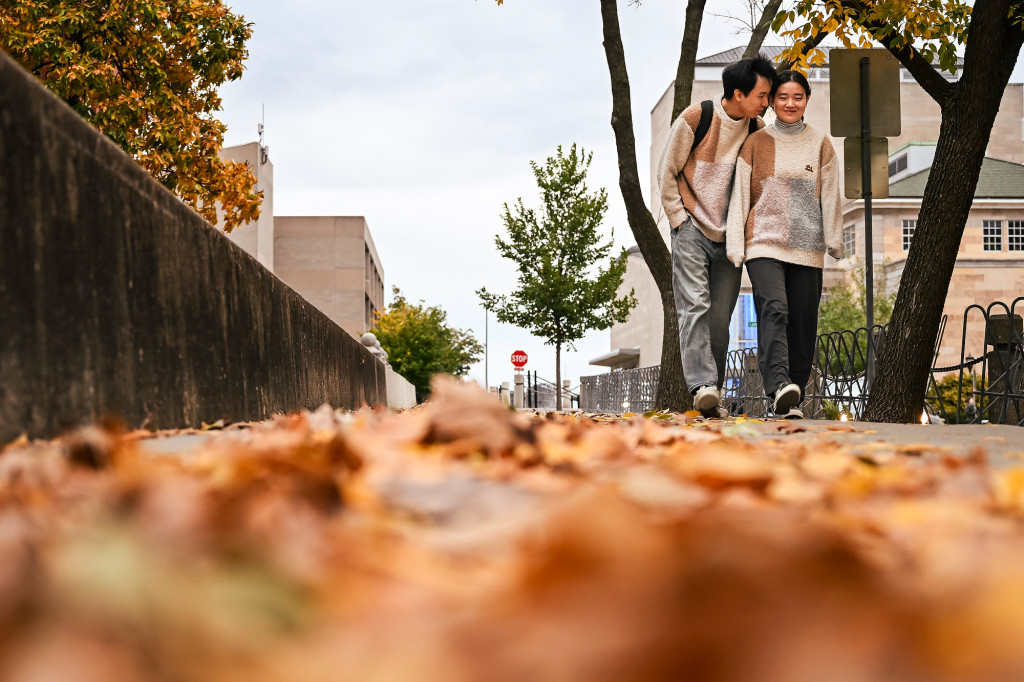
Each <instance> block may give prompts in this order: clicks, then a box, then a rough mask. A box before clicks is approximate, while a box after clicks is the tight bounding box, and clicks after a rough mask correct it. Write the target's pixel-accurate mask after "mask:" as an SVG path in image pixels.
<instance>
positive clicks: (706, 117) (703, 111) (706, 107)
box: [690, 99, 757, 154]
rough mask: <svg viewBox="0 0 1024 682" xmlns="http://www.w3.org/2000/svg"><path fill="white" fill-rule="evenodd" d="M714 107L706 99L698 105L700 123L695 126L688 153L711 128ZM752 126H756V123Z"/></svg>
mask: <svg viewBox="0 0 1024 682" xmlns="http://www.w3.org/2000/svg"><path fill="white" fill-rule="evenodd" d="M714 109H715V107H714V105H713V104H712V103H711V100H709V99H706V100H704V101H703V102H701V103H700V123H698V124H697V129H696V130H694V131H693V144H692V145H690V153H691V154H692V153H693V150H694V149H696V148H697V145H699V144H700V143H701V141H702V140H703V139H704V136H705V135H707V134H708V128H710V127H711V117H712V116H713V115H714ZM754 125H757V124H756V123H755V124H754Z"/></svg>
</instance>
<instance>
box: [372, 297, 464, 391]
mask: <svg viewBox="0 0 1024 682" xmlns="http://www.w3.org/2000/svg"><path fill="white" fill-rule="evenodd" d="M391 294H392V301H391V305H390V306H388V307H387V308H386V309H385V310H384V312H383V313H381V314H380V315H379V316H378V317H377V324H376V326H375V327H374V328H373V329H372V330H371V331H372V332H373V333H374V335H376V337H377V340H378V341H380V345H381V348H383V349H384V350H385V351H387V353H388V363H389V364H390V365H391V366H392V367H393V368H394V370H395V371H396V372H398V373H399V374H401V375H402V376H403V377H405V378H406V379H408V380H409V383H411V384H412V385H413V386H414V387H415V388H416V400H417V401H423V400H425V399H426V398H427V397H428V396H429V395H430V380H431V379H432V378H433V377H434V376H435V375H437V374H450V375H452V376H463V375H465V374H466V373H467V372H469V367H470V365H472V364H473V363H475V362H476V361H477V360H479V359H480V356H481V354H482V353H483V352H484V347H483V346H482V345H480V342H478V341H477V340H476V338H475V337H474V336H473V334H472V333H470V332H469V331H465V330H462V329H456V328H455V327H451V326H449V324H448V313H446V312H445V311H444V310H442V309H441V308H440V307H438V306H429V307H428V306H427V305H426V304H425V303H424V302H423V301H420V302H419V303H418V304H415V303H411V302H409V300H408V299H406V298H405V296H403V295H402V292H401V291H400V290H399V289H398V287H392V288H391Z"/></svg>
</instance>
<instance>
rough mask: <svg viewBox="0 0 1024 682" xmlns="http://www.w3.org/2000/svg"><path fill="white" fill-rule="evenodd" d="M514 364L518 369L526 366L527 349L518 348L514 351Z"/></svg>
mask: <svg viewBox="0 0 1024 682" xmlns="http://www.w3.org/2000/svg"><path fill="white" fill-rule="evenodd" d="M512 366H513V367H515V368H517V369H519V368H521V367H525V366H526V351H524V350H517V351H513V352H512Z"/></svg>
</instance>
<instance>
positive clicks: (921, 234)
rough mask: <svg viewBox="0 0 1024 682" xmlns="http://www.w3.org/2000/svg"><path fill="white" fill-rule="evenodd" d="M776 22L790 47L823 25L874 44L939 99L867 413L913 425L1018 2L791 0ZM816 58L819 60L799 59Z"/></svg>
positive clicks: (1023, 32)
mask: <svg viewBox="0 0 1024 682" xmlns="http://www.w3.org/2000/svg"><path fill="white" fill-rule="evenodd" d="M972 5H973V6H972ZM776 26H777V28H779V29H781V28H783V27H784V26H791V28H790V29H789V30H788V31H787V33H786V34H784V35H787V36H788V37H790V38H791V39H794V40H795V41H796V43H795V47H797V48H799V47H800V45H801V41H802V40H804V39H806V38H807V37H809V36H812V35H814V34H816V33H820V32H822V31H827V32H830V33H832V34H833V35H835V36H836V38H838V39H839V41H840V42H841V43H842V44H843V45H844V46H846V47H869V46H872V45H873V44H875V43H877V44H880V45H882V46H883V47H885V48H886V49H888V50H889V51H890V52H891V53H892V54H893V55H894V56H895V57H896V59H898V60H899V61H900V63H901V64H902V65H903V66H904V68H906V69H907V71H909V72H910V73H911V75H913V77H914V79H915V80H916V81H917V82H918V83H919V84H920V85H921V87H922V88H924V90H925V91H926V92H927V93H928V94H929V95H930V96H931V97H932V99H934V100H935V102H936V103H937V104H938V105H939V109H940V111H941V116H942V123H941V127H940V132H939V139H938V142H937V144H936V147H935V159H934V161H933V163H932V168H931V172H930V173H929V175H928V182H927V184H926V186H925V191H924V196H923V198H922V201H921V212H920V214H919V215H918V221H917V228H916V229H915V231H914V241H913V243H912V244H911V246H910V251H909V253H908V255H907V263H906V267H905V268H904V271H903V276H902V279H901V282H900V288H899V293H898V295H897V297H896V306H895V309H894V311H893V316H892V321H891V322H890V325H889V333H888V336H887V337H886V343H885V348H884V350H883V352H882V354H881V356H880V358H879V362H878V370H877V374H876V375H875V382H874V385H873V386H872V390H871V396H870V398H869V401H868V407H867V412H866V418H867V419H871V420H875V421H886V422H913V421H915V420H916V419H917V418H918V416H919V415H920V413H921V405H922V404H923V403H924V395H925V390H926V386H927V381H928V372H929V368H930V366H931V361H932V349H933V348H934V346H935V337H936V335H937V334H938V330H939V325H940V322H941V318H942V309H943V307H944V304H945V300H946V294H947V292H948V289H949V282H950V280H951V279H952V276H953V267H954V266H955V264H956V254H957V250H958V249H959V246H960V241H961V239H962V237H963V233H964V227H965V226H966V224H967V215H968V212H969V211H970V209H971V204H972V203H973V201H974V192H975V189H976V187H977V184H978V176H979V174H980V172H981V164H982V160H983V159H984V156H985V150H986V148H987V147H988V141H989V136H990V135H991V132H992V126H993V123H994V122H995V117H996V113H997V112H998V110H999V103H1000V100H1001V99H1002V96H1003V91H1004V90H1005V89H1006V85H1007V83H1008V82H1009V79H1010V75H1011V73H1012V71H1013V68H1014V65H1015V64H1016V62H1017V59H1018V57H1019V55H1020V52H1021V46H1022V44H1024V2H1022V1H1021V0H1016V1H1014V0H976V1H975V2H973V3H970V4H968V3H966V2H961V1H959V0H902V1H899V2H897V1H895V0H892V1H886V2H881V1H879V2H870V1H869V0H829V1H828V2H826V3H821V2H815V1H814V0H800V1H799V2H796V3H795V4H794V7H793V8H792V9H790V10H789V11H784V12H783V13H781V14H780V15H779V17H778V19H777V23H776ZM960 49H962V51H963V69H962V70H961V71H960V72H959V74H958V75H959V78H958V79H957V80H955V81H950V80H947V79H946V78H945V77H944V76H943V74H942V73H941V70H945V71H948V72H953V71H955V70H956V68H957V55H958V52H959V50H960ZM815 58H816V59H817V60H818V61H821V60H822V59H823V57H822V56H820V55H818V56H815V55H814V54H813V53H812V54H811V55H810V56H809V57H808V59H815ZM798 61H799V60H798ZM803 63H804V64H806V61H804V62H803Z"/></svg>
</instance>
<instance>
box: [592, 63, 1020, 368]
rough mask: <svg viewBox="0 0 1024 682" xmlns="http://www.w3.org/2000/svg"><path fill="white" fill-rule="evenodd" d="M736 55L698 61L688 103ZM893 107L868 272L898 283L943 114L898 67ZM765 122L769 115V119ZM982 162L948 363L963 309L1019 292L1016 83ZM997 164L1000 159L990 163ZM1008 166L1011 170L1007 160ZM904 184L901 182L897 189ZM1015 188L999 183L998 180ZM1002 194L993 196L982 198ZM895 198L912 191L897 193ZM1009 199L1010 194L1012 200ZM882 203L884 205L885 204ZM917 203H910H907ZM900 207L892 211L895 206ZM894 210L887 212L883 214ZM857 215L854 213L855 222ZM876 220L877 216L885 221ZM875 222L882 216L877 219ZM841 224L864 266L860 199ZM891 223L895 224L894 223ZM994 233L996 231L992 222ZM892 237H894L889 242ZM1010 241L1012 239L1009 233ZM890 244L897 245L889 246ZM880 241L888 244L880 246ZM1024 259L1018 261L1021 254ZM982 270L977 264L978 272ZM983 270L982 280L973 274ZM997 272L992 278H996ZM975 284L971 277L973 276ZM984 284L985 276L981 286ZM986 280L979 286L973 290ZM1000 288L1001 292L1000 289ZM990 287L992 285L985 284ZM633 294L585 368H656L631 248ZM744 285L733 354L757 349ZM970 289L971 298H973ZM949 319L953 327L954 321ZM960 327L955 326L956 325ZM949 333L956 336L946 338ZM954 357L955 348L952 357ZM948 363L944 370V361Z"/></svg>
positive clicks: (654, 167) (666, 118)
mask: <svg viewBox="0 0 1024 682" xmlns="http://www.w3.org/2000/svg"><path fill="white" fill-rule="evenodd" d="M781 51H782V48H780V47H766V48H765V49H764V50H763V52H764V53H765V55H766V56H768V57H769V58H777V57H778V55H779V54H780V53H781ZM742 52H743V48H735V49H732V50H727V51H725V52H721V53H719V54H716V55H712V56H710V57H706V58H704V59H700V60H698V61H697V65H696V69H695V73H694V85H693V95H692V101H693V102H699V101H701V100H705V99H713V98H716V97H717V98H720V97H722V95H723V92H722V80H721V76H722V70H723V69H724V68H725V67H726V66H728V65H729V64H731V63H732V62H734V61H736V60H737V59H739V58H740V56H741V55H742ZM828 77H829V72H828V67H827V65H826V66H823V67H815V68H813V69H811V71H810V73H809V74H808V80H809V82H810V85H811V88H812V93H811V99H810V103H809V105H808V108H807V116H806V119H807V122H808V123H809V124H810V125H812V126H814V127H816V128H818V129H819V130H829V129H830V127H831V126H830V116H831V102H830V94H831V93H830V84H829V80H828ZM672 96H673V84H669V86H668V88H667V89H666V91H665V93H664V94H663V95H662V97H661V98H660V99H659V101H658V103H657V104H656V105H655V107H654V109H653V110H652V111H651V149H650V166H649V167H650V172H651V175H650V178H651V193H650V197H651V213H652V215H653V216H654V217H655V219H656V220H657V221H658V227H659V230H660V231H661V233H662V236H663V238H665V239H666V242H667V240H668V233H669V225H668V221H667V220H666V218H665V215H664V211H663V210H662V208H661V204H660V202H659V200H658V191H657V171H658V164H659V162H660V160H661V154H662V151H663V150H664V148H665V144H666V142H667V140H668V133H669V127H670V119H671V115H672ZM900 102H901V113H902V133H901V134H900V135H899V136H898V137H892V138H889V149H890V150H891V153H890V170H889V174H890V181H891V183H892V185H891V187H890V196H891V199H888V200H877V199H876V200H875V201H874V202H873V203H874V207H873V211H872V215H873V217H874V220H873V222H874V231H873V235H874V238H873V247H874V248H873V250H874V254H873V263H874V264H875V267H884V270H885V272H886V274H887V276H888V277H889V278H890V281H891V283H892V284H893V285H895V284H896V283H897V282H898V279H899V276H900V275H901V274H902V272H903V264H904V263H905V261H906V254H905V253H904V252H902V251H900V252H896V251H893V250H892V248H891V246H892V244H894V243H897V242H898V243H899V244H900V245H902V241H901V240H902V232H901V231H902V230H903V221H916V220H917V213H918V210H919V209H920V202H921V193H922V192H923V188H924V179H926V177H927V171H926V169H927V168H928V167H930V165H931V156H932V155H934V144H935V142H936V141H937V140H938V136H939V125H940V123H941V115H940V111H939V107H938V105H937V104H936V103H935V102H934V100H932V98H931V97H930V96H929V95H928V94H927V93H926V92H925V91H924V90H923V89H922V88H921V87H920V86H919V85H918V84H917V82H916V81H915V80H914V79H913V77H912V76H911V75H910V74H909V73H908V72H906V71H905V70H904V69H902V68H901V69H900ZM768 116H769V119H770V113H769V115H768ZM832 142H833V145H834V146H835V148H836V150H837V151H838V152H839V153H840V154H842V153H843V140H842V139H841V138H832ZM989 156H990V157H994V158H991V159H989V160H987V161H986V165H985V170H983V176H982V181H981V182H979V185H978V190H977V200H976V201H975V205H974V209H973V210H972V212H971V217H970V219H969V220H968V224H967V229H966V231H965V234H964V241H963V244H961V255H960V257H958V263H957V270H956V272H955V273H954V277H953V281H952V282H951V284H950V293H949V296H948V297H947V301H946V313H947V315H948V316H949V322H948V324H947V328H948V329H950V330H951V332H947V334H946V336H945V337H944V339H943V347H944V350H943V354H942V355H941V356H940V361H943V360H942V358H947V357H948V356H949V352H950V348H951V344H954V345H958V344H959V331H958V332H956V334H952V329H953V327H954V326H955V325H962V316H963V310H964V308H965V307H966V305H967V304H968V303H971V302H978V303H985V304H987V303H989V302H991V301H992V300H1002V299H1005V298H1009V299H1011V300H1012V298H1014V297H1015V296H1016V295H1017V292H1019V291H1020V290H1021V287H1020V284H1021V282H1022V277H1024V275H1022V274H1021V273H1024V262H1021V263H1018V261H1017V258H1016V255H1015V254H1013V253H1011V252H1010V251H1009V249H1008V244H1009V242H1008V240H1009V238H1010V232H1009V230H1010V229H1011V226H1013V227H1012V229H1014V230H1017V229H1019V227H1018V226H1019V224H1020V221H1021V220H1024V215H1022V211H1021V209H1022V208H1024V182H1021V181H1020V180H1019V179H1018V178H1020V176H1019V175H1017V172H1018V169H1019V168H1020V164H1022V163H1024V84H1021V83H1010V84H1009V85H1008V86H1007V88H1006V90H1005V92H1004V93H1003V98H1002V101H1001V102H1000V105H999V113H998V115H997V116H996V120H995V124H994V126H993V128H992V135H991V139H990V142H989ZM997 159H998V161H997ZM1007 162H1009V163H1007ZM904 182H905V183H907V184H903V183H904ZM1007 182H1009V183H1013V182H1016V185H1012V184H1011V185H1010V186H1006V183H1007ZM995 187H998V188H1002V189H999V190H998V191H999V192H1001V193H1000V194H999V195H998V196H995V197H993V196H988V195H989V194H991V193H992V192H995V191H997V190H996V189H993V188H995ZM897 192H903V193H911V192H918V193H917V194H916V195H913V194H907V195H903V194H896V193H897ZM1014 193H1015V194H1016V197H1013V196H1010V195H1011V194H1014ZM885 202H890V203H885ZM915 202H916V203H915ZM897 206H899V207H900V208H898V209H897V208H896V207H897ZM890 207H891V209H892V211H898V213H891V214H890V213H888V212H887V211H889V210H890ZM858 210H859V212H860V214H859V216H860V217H859V218H858V213H857V212H858ZM883 216H884V217H883ZM880 218H881V219H880ZM844 220H845V221H846V223H845V225H846V226H847V229H848V231H849V232H848V234H847V239H848V241H851V242H854V241H855V244H854V248H855V250H856V253H857V254H858V255H859V258H860V259H861V261H860V262H863V258H864V246H863V245H864V239H863V229H864V221H863V205H862V202H860V201H846V202H845V204H844ZM894 221H896V222H894ZM997 223H998V225H1000V226H1002V227H1001V228H999V227H997V226H996V224H997ZM986 225H988V228H987V229H988V230H989V231H990V232H991V233H992V235H993V236H991V237H990V243H994V242H992V240H993V239H994V233H995V231H996V230H997V229H1005V230H1006V233H1005V235H1004V236H1003V239H1004V241H1003V244H1004V247H1003V248H1004V253H1001V254H1000V253H997V252H996V251H995V250H994V247H991V246H990V247H989V250H984V249H981V250H979V247H978V245H979V244H981V243H982V242H981V241H977V243H975V242H976V240H978V239H981V238H983V236H984V230H985V229H986ZM892 230H896V231H897V232H900V236H899V237H898V238H897V237H895V236H894V235H896V234H897V232H893V231H892ZM1014 235H1015V236H1016V232H1015V233H1014ZM893 239H897V242H893ZM887 240H888V241H887ZM1021 255H1024V254H1021ZM825 261H826V265H825V276H824V280H825V286H826V289H827V287H829V286H830V285H833V284H835V283H837V282H839V281H841V280H843V279H844V278H848V277H852V276H854V273H855V272H856V269H857V267H858V261H857V260H856V259H854V258H844V259H843V260H842V261H838V262H837V261H834V260H832V259H831V258H828V257H826V259H825ZM982 263H985V264H984V265H982ZM979 273H983V274H979ZM997 273H998V274H997ZM978 277H981V279H978ZM972 278H973V279H972ZM986 278H987V279H986ZM978 282H984V283H985V287H986V288H984V289H979V288H976V287H975V286H974V284H975V283H978ZM1000 283H1002V284H1004V285H1005V286H999V284H1000ZM989 284H992V285H993V286H992V287H988V285H989ZM630 289H633V290H634V291H635V293H636V296H637V301H638V305H637V307H636V308H635V309H634V310H633V313H632V315H631V316H630V319H629V320H627V321H626V322H625V323H623V324H617V325H615V326H613V327H612V330H611V352H609V353H607V354H605V355H603V356H601V357H600V358H596V359H595V360H593V361H592V362H591V364H596V365H601V366H606V367H612V368H628V367H645V366H651V365H657V364H659V363H660V362H661V337H662V319H663V318H662V306H661V298H660V296H659V294H658V289H657V286H656V285H655V283H654V280H653V278H652V277H651V274H650V270H648V268H647V265H646V263H644V260H643V257H642V256H641V255H640V253H639V252H638V251H637V250H636V249H635V248H634V249H633V250H632V251H631V252H630V257H629V261H628V267H627V271H626V276H625V279H624V282H623V285H622V290H623V291H627V292H628V291H629V290H630ZM750 291H751V290H750V282H749V280H748V279H747V277H746V274H745V273H744V278H743V286H742V289H741V293H740V299H739V301H738V302H737V304H736V313H735V315H734V317H733V333H732V342H731V347H733V348H737V347H747V346H752V345H756V343H757V340H756V339H757V329H756V319H755V316H754V311H753V301H752V295H751V293H750ZM972 292H973V293H972ZM956 320H961V322H959V323H957V322H956ZM958 329H959V327H958ZM953 336H955V337H956V338H955V339H954V338H953ZM956 353H957V357H959V347H958V348H957V350H956ZM950 364H952V363H950Z"/></svg>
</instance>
